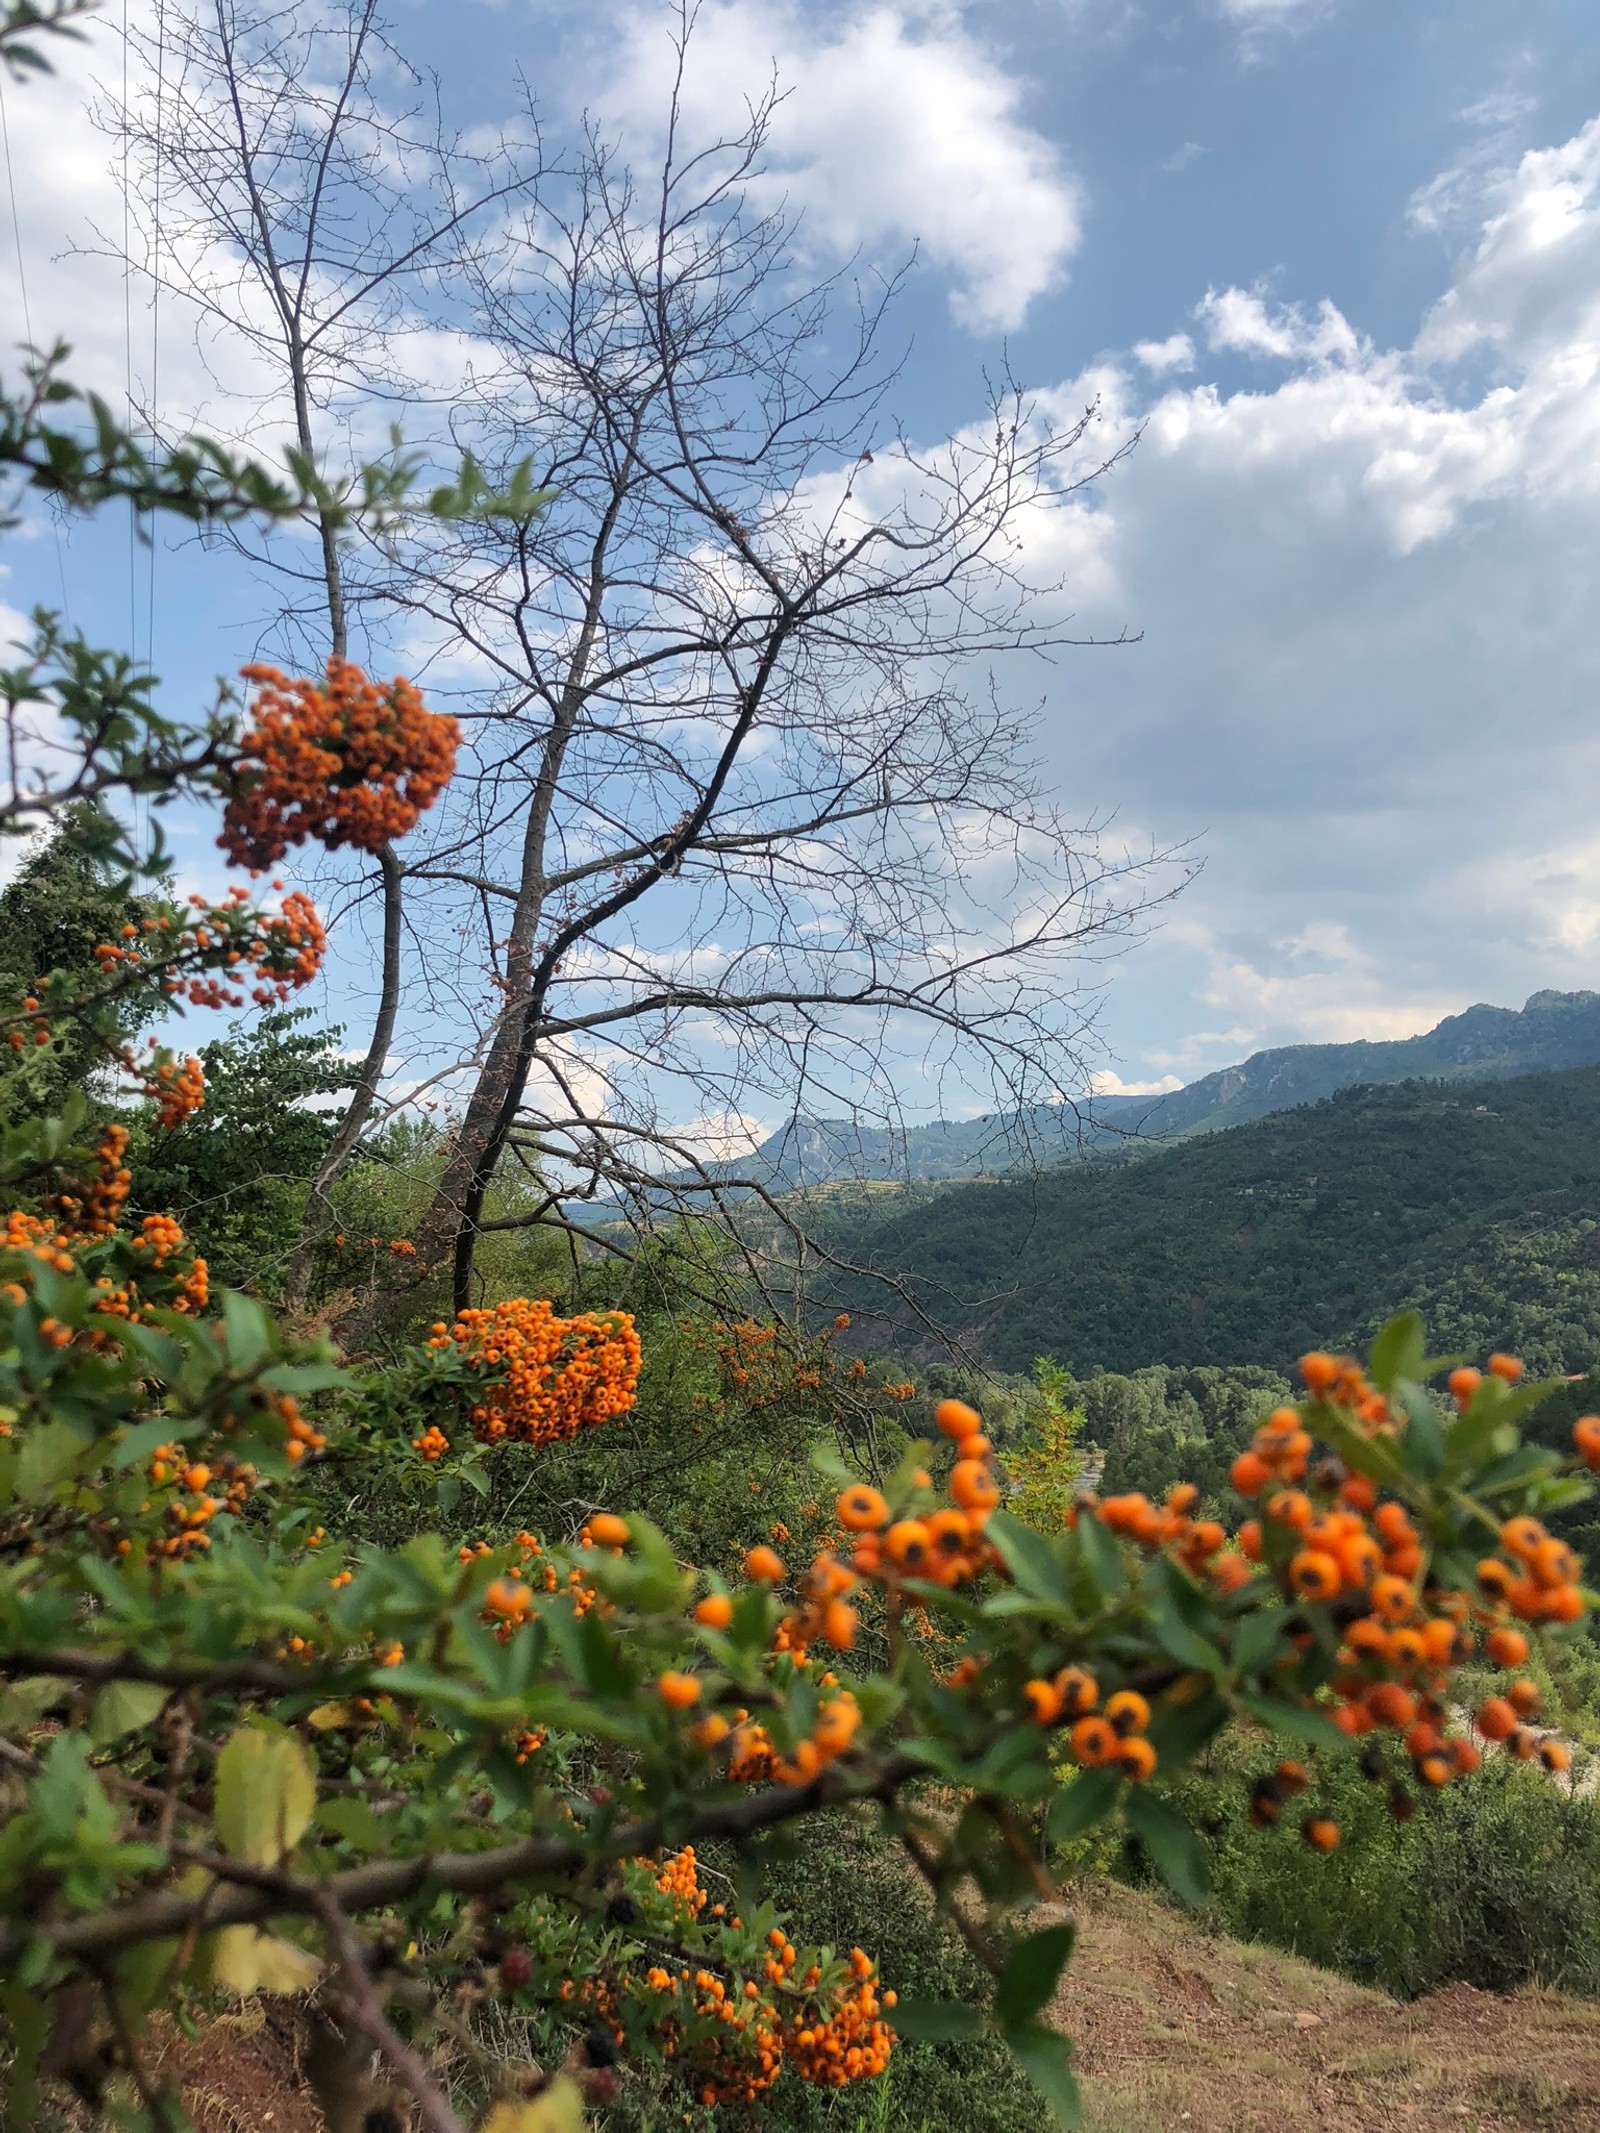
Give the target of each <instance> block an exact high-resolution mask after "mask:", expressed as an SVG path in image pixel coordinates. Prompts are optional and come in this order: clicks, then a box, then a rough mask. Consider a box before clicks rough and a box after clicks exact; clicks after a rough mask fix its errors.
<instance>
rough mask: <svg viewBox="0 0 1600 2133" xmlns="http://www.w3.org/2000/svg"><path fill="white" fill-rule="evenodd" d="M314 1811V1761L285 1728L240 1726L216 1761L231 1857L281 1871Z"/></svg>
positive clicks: (221, 1827)
mask: <svg viewBox="0 0 1600 2133" xmlns="http://www.w3.org/2000/svg"><path fill="white" fill-rule="evenodd" d="M316 1806H317V1780H316V1774H315V1772H314V1771H313V1769H312V1767H311V1762H310V1758H309V1757H308V1756H307V1754H306V1751H305V1749H304V1748H303V1747H302V1746H301V1745H300V1742H299V1741H298V1740H297V1739H296V1738H295V1736H294V1735H293V1734H292V1733H291V1732H289V1731H288V1730H287V1728H286V1727H283V1726H269V1725H265V1724H253V1725H244V1726H240V1727H239V1729H238V1731H237V1732H236V1733H233V1734H231V1735H230V1736H229V1738H228V1740H227V1741H226V1742H225V1743H224V1744H223V1749H222V1753H221V1754H220V1755H219V1756H218V1757H217V1789H216V1818H217V1835H218V1837H220V1839H221V1840H222V1848H223V1850H224V1851H226V1852H228V1853H229V1854H231V1856H232V1857H233V1858H235V1859H244V1860H248V1861H249V1863H250V1864H251V1865H252V1866H277V1865H278V1864H279V1863H280V1862H281V1861H282V1860H283V1859H284V1857H285V1856H286V1855H287V1854H288V1853H289V1852H291V1851H293V1849H294V1847H295V1846H296V1845H297V1844H298V1843H299V1841H300V1839H301V1837H302V1836H303V1835H304V1833H305V1827H306V1824H307V1823H308V1822H309V1821H310V1820H311V1817H312V1815H313V1814H314V1813H315V1812H316ZM235 1989H236V1990H239V1991H243V1990H245V1989H246V1988H244V1987H242V1986H240V1987H236V1988H235ZM272 1989H276V1988H272Z"/></svg>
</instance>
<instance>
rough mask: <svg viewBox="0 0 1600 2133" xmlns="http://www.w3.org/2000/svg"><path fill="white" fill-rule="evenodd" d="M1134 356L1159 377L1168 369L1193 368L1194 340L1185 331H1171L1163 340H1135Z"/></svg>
mask: <svg viewBox="0 0 1600 2133" xmlns="http://www.w3.org/2000/svg"><path fill="white" fill-rule="evenodd" d="M1133 353H1134V356H1135V358H1136V359H1137V360H1138V361H1139V362H1141V363H1142V364H1143V365H1144V367H1145V369H1146V370H1148V371H1152V372H1154V374H1155V375H1156V376H1157V377H1158V378H1159V377H1165V375H1166V373H1167V372H1168V371H1169V370H1193V368H1194V342H1193V341H1192V340H1190V338H1189V336H1188V334H1186V333H1172V334H1169V335H1168V336H1167V338H1166V339H1165V340H1164V341H1137V342H1135V344H1134V350H1133Z"/></svg>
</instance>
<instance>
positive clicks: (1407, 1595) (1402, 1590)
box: [1372, 1572, 1417, 1622]
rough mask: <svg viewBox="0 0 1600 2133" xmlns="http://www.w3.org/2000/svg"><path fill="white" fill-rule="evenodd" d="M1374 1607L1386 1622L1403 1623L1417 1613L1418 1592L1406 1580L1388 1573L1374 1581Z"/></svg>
mask: <svg viewBox="0 0 1600 2133" xmlns="http://www.w3.org/2000/svg"><path fill="white" fill-rule="evenodd" d="M1372 1605H1373V1609H1374V1611H1375V1612H1376V1613H1377V1614H1380V1615H1382V1616H1383V1618H1384V1620H1385V1621H1386V1622H1403V1621H1404V1620H1405V1618H1406V1616H1407V1615H1409V1614H1414V1613H1415V1611H1416V1605H1417V1595H1416V1590H1415V1588H1414V1587H1413V1586H1411V1585H1410V1584H1408V1583H1407V1581H1406V1580H1405V1579H1404V1578H1400V1577H1395V1576H1394V1575H1393V1573H1392V1572H1386V1573H1385V1574H1384V1575H1383V1576H1382V1577H1378V1578H1374V1579H1373V1581H1372Z"/></svg>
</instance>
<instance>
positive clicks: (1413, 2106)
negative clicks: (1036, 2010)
mask: <svg viewBox="0 0 1600 2133" xmlns="http://www.w3.org/2000/svg"><path fill="white" fill-rule="evenodd" d="M1075 1910H1076V1914H1077V1917H1078V1923H1079V1940H1078V1946H1077V1950H1076V1952H1075V1954H1074V1956H1073V1959H1072V1962H1071V1964H1070V1966H1069V1968H1068V1970H1067V1973H1066V1976H1065V1978H1064V1980H1063V1984H1062V1990H1061V1993H1060V1995H1059V1997H1058V1998H1057V2000H1056V2003H1055V2005H1054V2007H1053V2008H1052V2010H1051V2012H1052V2016H1053V2019H1054V2020H1055V2021H1056V2023H1057V2024H1058V2026H1059V2027H1060V2028H1061V2029H1062V2030H1064V2031H1065V2032H1066V2034H1067V2035H1069V2036H1071V2037H1073V2038H1074V2039H1075V2040H1076V2043H1077V2058H1078V2066H1079V2070H1080V2073H1081V2075H1082V2076H1083V2077H1084V2078H1083V2086H1084V2095H1085V2102H1086V2106H1087V2110H1088V2114H1089V2123H1090V2126H1091V2127H1092V2128H1093V2133H1169V2129H1172V2133H1333V2129H1338V2133H1400V2129H1402V2128H1403V2129H1405V2133H1534V2129H1542V2133H1557V2129H1559V2133H1600V2006H1597V2005H1593V2004H1591V2003H1589V2002H1587V2001H1583V2000H1572V1999H1567V1998H1565V1997H1563V1995H1561V1994H1560V1993H1554V1992H1519V1993H1516V1994H1514V1995H1512V1996H1510V1997H1509V1998H1502V1997H1500V1996H1497V1995H1496V1994H1493V1993H1487V1992H1477V1991H1474V1990H1473V1988H1472V1987H1471V1986H1469V1985H1457V1986H1454V1987H1452V1988H1451V1989H1450V1990H1449V1991H1448V1992H1441V1993H1436V1994H1434V1995H1432V1996H1431V1997H1430V1998H1427V1999H1423V2000H1416V2001H1412V2002H1410V2003H1409V2004H1407V2003H1402V2002H1399V2001H1396V2000H1392V1999H1390V1998H1388V1997H1387V1995H1385V1994H1383V1993H1380V1992H1372V1991H1368V1990H1366V1989H1365V1988H1363V1987H1362V1986H1359V1985H1353V1984H1350V1983H1349V1982H1347V1981H1346V1980H1345V1979H1343V1978H1340V1977H1335V1976H1333V1975H1331V1974H1330V1973H1329V1972H1327V1971H1325V1970H1316V1969H1313V1968H1312V1966H1311V1965H1310V1964H1309V1963H1302V1962H1300V1961H1298V1960H1296V1959H1295V1958H1294V1957H1293V1956H1286V1955H1280V1954H1278V1953H1276V1952H1275V1951H1274V1950H1272V1949H1268V1948H1259V1947H1250V1946H1246V1945H1243V1944H1242V1943H1240V1942H1238V1941H1230V1940H1225V1939H1219V1938H1212V1937H1210V1936H1208V1935H1207V1934H1204V1933H1202V1932H1201V1931H1199V1930H1198V1929H1197V1928H1196V1927H1195V1926H1193V1925H1192V1924H1191V1923H1190V1922H1189V1921H1188V1920H1186V1919H1185V1918H1183V1917H1182V1916H1180V1915H1179V1914H1178V1913H1176V1912H1174V1911H1173V1910H1171V1909H1169V1908H1168V1907H1167V1906H1166V1905H1164V1904H1162V1903H1160V1902H1158V1901H1156V1900H1155V1899H1153V1898H1151V1897H1148V1896H1144V1895H1142V1894H1139V1893H1137V1892H1135V1891H1132V1890H1127V1889H1120V1888H1116V1887H1112V1886H1102V1885H1096V1886H1094V1887H1091V1888H1086V1889H1085V1891H1084V1892H1083V1896H1082V1899H1081V1900H1080V1901H1078V1902H1077V1903H1076V1904H1075Z"/></svg>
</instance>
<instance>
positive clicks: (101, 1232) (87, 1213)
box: [46, 1125, 133, 1238]
mask: <svg viewBox="0 0 1600 2133" xmlns="http://www.w3.org/2000/svg"><path fill="white" fill-rule="evenodd" d="M127 1147H128V1129H127V1127H126V1126H120V1125H108V1126H105V1127H103V1128H102V1130H101V1134H100V1140H99V1144H98V1146H97V1147H96V1149H95V1167H94V1171H93V1174H92V1175H91V1177H90V1178H89V1180H88V1182H87V1184H86V1185H85V1186H84V1189H83V1193H82V1197H81V1198H79V1197H75V1196H74V1195H73V1194H71V1193H66V1192H63V1193H58V1194H57V1195H56V1196H55V1198H54V1199H53V1200H50V1201H48V1202H47V1203H46V1204H47V1206H48V1207H49V1209H50V1210H51V1212H52V1213H54V1214H55V1215H57V1216H58V1217H59V1220H60V1224H61V1230H62V1233H63V1235H64V1236H65V1237H74V1238H75V1237H109V1236H110V1235H111V1234H112V1232H113V1231H114V1230H115V1228H116V1226H117V1223H118V1221H119V1219H120V1218H121V1214H122V1209H123V1206H124V1203H125V1202H126V1200H127V1197H128V1194H129V1192H130V1191H131V1190H132V1189H133V1172H132V1171H131V1170H129V1169H128V1167H127V1166H126V1164H125V1163H124V1162H123V1160H122V1158H123V1156H124V1155H125V1154H126V1152H127Z"/></svg>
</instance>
